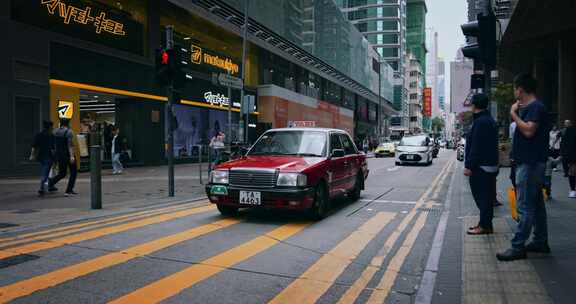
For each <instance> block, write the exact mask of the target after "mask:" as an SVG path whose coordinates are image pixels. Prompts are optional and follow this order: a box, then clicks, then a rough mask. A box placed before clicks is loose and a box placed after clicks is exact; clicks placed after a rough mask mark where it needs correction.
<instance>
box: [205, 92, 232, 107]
mask: <svg viewBox="0 0 576 304" xmlns="http://www.w3.org/2000/svg"><path fill="white" fill-rule="evenodd" d="M204 100H205V101H206V102H207V103H209V104H211V105H213V106H214V105H216V106H220V107H227V106H228V105H229V104H230V98H228V97H226V96H225V95H224V94H220V93H218V94H213V93H212V92H206V93H204Z"/></svg>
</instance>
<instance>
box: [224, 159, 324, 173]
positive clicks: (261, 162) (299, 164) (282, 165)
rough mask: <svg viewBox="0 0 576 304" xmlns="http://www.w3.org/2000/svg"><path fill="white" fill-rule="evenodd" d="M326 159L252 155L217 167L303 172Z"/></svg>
mask: <svg viewBox="0 0 576 304" xmlns="http://www.w3.org/2000/svg"><path fill="white" fill-rule="evenodd" d="M325 159H326V158H324V157H301V156H270V155H266V156H264V155H252V156H246V157H243V158H240V159H236V160H233V161H229V162H226V163H223V164H220V165H218V166H217V167H216V169H235V168H258V169H278V170H280V171H284V172H301V171H303V170H305V169H307V168H309V167H312V166H314V165H316V164H318V163H320V162H322V161H324V160H325Z"/></svg>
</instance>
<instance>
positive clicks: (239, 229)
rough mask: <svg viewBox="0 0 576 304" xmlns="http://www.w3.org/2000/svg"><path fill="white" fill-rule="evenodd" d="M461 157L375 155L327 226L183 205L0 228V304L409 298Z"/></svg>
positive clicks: (294, 217)
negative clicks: (411, 160)
mask: <svg viewBox="0 0 576 304" xmlns="http://www.w3.org/2000/svg"><path fill="white" fill-rule="evenodd" d="M454 159H455V157H454V154H453V152H447V151H443V152H441V154H440V158H439V159H435V161H434V164H433V165H432V166H429V167H423V166H405V167H404V166H403V167H396V166H395V165H394V159H393V158H384V159H369V168H370V175H369V178H368V181H367V183H366V187H367V189H366V190H365V191H364V192H362V197H361V199H360V200H359V201H356V202H349V201H345V200H342V201H338V202H335V203H334V209H333V213H332V214H331V215H330V216H329V217H328V218H326V219H324V220H322V221H320V222H310V221H307V220H306V219H305V217H303V216H302V214H299V213H290V214H280V213H275V212H257V211H245V212H241V214H240V215H239V216H237V217H234V218H224V217H221V216H220V215H219V213H218V211H217V210H216V209H215V208H214V206H211V205H207V206H201V207H196V208H190V206H187V205H180V206H176V207H170V209H168V208H166V209H157V210H154V211H146V212H139V213H136V214H134V215H129V216H126V215H125V216H123V218H114V217H112V218H106V219H99V220H98V221H93V222H88V223H82V224H76V225H68V226H65V227H55V228H51V229H49V230H46V231H38V232H33V233H27V234H24V235H19V236H4V237H3V236H0V303H4V302H13V303H58V304H62V303H107V302H112V303H157V302H163V303H235V304H238V303H268V302H270V303H314V302H316V303H383V302H386V303H413V302H414V301H415V299H416V294H417V291H418V288H419V286H420V285H421V281H422V280H421V278H422V275H423V273H424V268H425V265H426V264H427V260H428V256H429V253H430V250H431V248H432V246H431V244H432V240H433V239H434V236H435V232H436V227H437V225H438V222H439V220H440V214H441V211H442V204H444V202H445V196H446V192H447V188H448V184H449V182H450V176H451V173H452V169H453V167H452V166H451V164H452V162H453V160H454Z"/></svg>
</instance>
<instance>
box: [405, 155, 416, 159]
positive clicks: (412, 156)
mask: <svg viewBox="0 0 576 304" xmlns="http://www.w3.org/2000/svg"><path fill="white" fill-rule="evenodd" d="M406 159H410V160H412V159H414V155H406Z"/></svg>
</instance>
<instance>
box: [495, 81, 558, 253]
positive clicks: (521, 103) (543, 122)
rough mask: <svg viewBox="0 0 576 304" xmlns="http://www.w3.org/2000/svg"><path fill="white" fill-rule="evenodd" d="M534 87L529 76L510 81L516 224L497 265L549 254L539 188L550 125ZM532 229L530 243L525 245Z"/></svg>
mask: <svg viewBox="0 0 576 304" xmlns="http://www.w3.org/2000/svg"><path fill="white" fill-rule="evenodd" d="M537 87H538V84H537V82H536V80H535V79H534V78H533V77H532V76H531V75H530V74H522V75H518V76H517V77H516V78H515V79H514V95H515V97H516V100H517V101H516V103H514V104H513V105H512V107H511V109H510V116H511V117H512V120H513V121H515V122H516V131H515V132H514V143H513V146H512V158H513V159H514V161H515V162H516V195H517V205H518V213H519V215H520V220H519V222H518V226H517V228H516V233H515V235H514V238H513V239H512V247H511V248H510V249H508V250H506V251H505V252H502V253H498V254H497V255H496V257H497V258H498V260H500V261H513V260H518V259H525V258H526V252H539V253H549V252H550V247H548V224H547V219H546V206H545V205H544V196H543V194H542V188H543V186H544V174H545V170H546V161H547V160H548V144H549V131H550V123H549V118H548V111H547V110H546V107H545V105H544V103H543V102H542V101H540V100H538V99H537V98H536V95H535V94H536V88H537ZM532 229H534V238H533V239H532V242H530V243H528V244H526V242H527V241H528V239H529V238H530V234H531V233H532Z"/></svg>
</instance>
